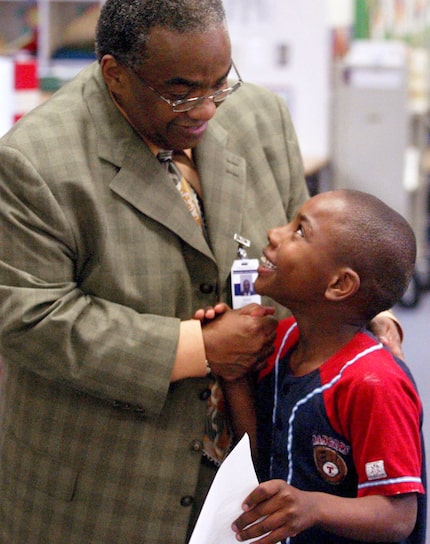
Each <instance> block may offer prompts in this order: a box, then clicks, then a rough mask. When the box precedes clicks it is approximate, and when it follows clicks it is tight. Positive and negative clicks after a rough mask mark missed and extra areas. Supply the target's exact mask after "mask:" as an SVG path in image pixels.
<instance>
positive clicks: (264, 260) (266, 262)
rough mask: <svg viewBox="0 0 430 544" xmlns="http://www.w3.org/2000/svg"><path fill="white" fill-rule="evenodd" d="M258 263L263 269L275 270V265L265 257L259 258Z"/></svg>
mask: <svg viewBox="0 0 430 544" xmlns="http://www.w3.org/2000/svg"><path fill="white" fill-rule="evenodd" d="M260 262H261V264H262V265H263V266H264V267H265V268H269V270H276V265H275V264H273V263H272V261H271V260H270V259H268V258H267V257H266V255H262V256H261V258H260Z"/></svg>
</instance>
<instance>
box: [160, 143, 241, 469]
mask: <svg viewBox="0 0 430 544" xmlns="http://www.w3.org/2000/svg"><path fill="white" fill-rule="evenodd" d="M157 159H158V160H159V161H160V162H161V164H163V165H164V166H166V168H167V171H168V173H169V175H170V177H171V179H172V181H173V182H174V184H175V186H176V188H177V189H178V191H179V193H180V194H181V196H182V198H183V200H184V202H185V204H186V206H187V208H188V209H189V211H190V213H191V215H192V216H193V218H194V220H195V221H196V223H197V224H198V225H199V226H200V227H201V229H202V231H203V234H204V235H205V237H206V226H205V221H204V215H203V206H202V204H201V202H200V199H199V197H198V195H197V193H196V191H195V190H194V189H193V187H192V186H191V184H190V183H189V182H188V181H187V180H186V178H185V176H184V175H183V174H182V172H181V171H180V169H179V168H178V166H177V165H176V163H175V161H174V160H173V151H167V150H166V151H165V150H161V151H159V152H158V154H157ZM210 391H211V394H210V395H209V398H208V411H207V417H206V434H205V436H204V439H203V455H204V456H205V457H206V458H207V459H209V460H210V461H212V462H213V463H214V464H215V465H217V466H218V465H220V464H221V463H222V461H223V460H224V458H225V456H226V455H227V454H228V452H229V451H230V449H231V446H232V442H233V441H232V436H233V435H232V432H231V429H230V425H229V423H228V419H227V417H226V410H225V404H224V394H223V391H222V388H221V386H220V385H219V383H218V381H217V380H216V379H215V378H214V377H213V381H212V382H211V385H210Z"/></svg>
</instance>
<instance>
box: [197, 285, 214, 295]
mask: <svg viewBox="0 0 430 544" xmlns="http://www.w3.org/2000/svg"><path fill="white" fill-rule="evenodd" d="M200 291H201V292H202V293H203V294H205V295H210V294H211V293H213V291H214V287H213V285H209V283H202V284H201V285H200Z"/></svg>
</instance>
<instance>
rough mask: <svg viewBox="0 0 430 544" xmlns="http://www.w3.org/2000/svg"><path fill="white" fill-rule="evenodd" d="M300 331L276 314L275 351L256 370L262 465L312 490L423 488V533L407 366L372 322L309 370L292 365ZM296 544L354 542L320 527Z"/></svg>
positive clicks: (415, 398) (417, 414)
mask: <svg viewBox="0 0 430 544" xmlns="http://www.w3.org/2000/svg"><path fill="white" fill-rule="evenodd" d="M298 338H299V330H298V326H297V323H296V321H295V320H294V318H288V319H286V320H283V321H281V322H280V324H279V326H278V334H277V339H276V343H275V344H276V350H275V353H274V354H273V355H272V356H271V358H270V360H269V362H268V365H267V367H266V368H265V369H264V371H263V372H262V373H261V375H260V382H259V386H258V402H257V421H258V431H257V437H258V438H257V444H258V463H257V472H258V474H259V478H260V480H262V481H264V480H267V479H272V478H277V479H278V478H281V479H283V480H285V481H287V482H288V483H289V484H291V485H293V486H295V487H297V488H299V489H302V490H307V491H320V492H325V493H330V494H333V495H338V496H342V497H364V496H366V495H386V496H392V495H397V494H402V493H418V503H419V512H418V518H417V523H416V528H415V530H414V533H413V534H412V535H411V537H410V538H409V539H408V540H407V542H408V543H414V544H424V541H425V516H426V504H425V495H424V493H425V484H426V482H425V460H424V443H423V437H422V432H421V426H422V405H421V401H420V398H419V395H418V393H417V389H416V386H415V384H414V381H413V378H412V376H411V374H410V372H409V370H408V368H407V367H406V365H405V364H404V363H403V362H402V361H401V360H399V359H396V358H394V357H393V355H392V354H391V353H390V352H389V351H388V350H387V349H385V348H384V347H383V346H382V344H380V343H378V341H377V340H376V339H375V337H374V336H373V335H372V334H371V333H369V332H368V331H367V330H364V329H363V330H362V331H360V332H358V333H357V334H356V335H355V336H354V338H353V339H352V340H351V341H350V342H348V343H347V344H346V345H345V346H344V347H343V348H342V349H341V350H340V351H338V352H337V353H336V354H335V355H334V356H332V357H331V358H330V359H328V360H327V361H325V362H324V363H323V364H322V365H321V366H320V367H319V368H318V369H316V370H314V371H313V372H310V373H309V374H307V375H304V376H298V377H297V376H293V375H291V373H290V372H289V365H288V360H289V353H290V352H291V349H293V348H294V346H295V345H296V343H297V341H298ZM287 542H291V544H293V543H294V544H302V543H312V544H316V543H318V544H324V543H330V544H337V543H346V542H351V541H349V540H346V539H344V538H340V537H337V536H335V535H333V534H328V533H326V532H324V531H321V530H319V529H310V530H307V531H304V532H303V533H301V534H299V535H297V537H295V538H291V539H289V540H288V541H287Z"/></svg>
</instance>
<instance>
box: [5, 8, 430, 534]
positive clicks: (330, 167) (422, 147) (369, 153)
mask: <svg viewBox="0 0 430 544" xmlns="http://www.w3.org/2000/svg"><path fill="white" fill-rule="evenodd" d="M102 3H103V1H102V0H100V1H82V0H0V135H1V134H4V133H5V132H6V131H7V130H8V129H9V128H10V127H11V126H12V125H13V123H15V122H16V121H17V120H18V119H19V118H20V117H21V116H22V115H25V113H26V112H28V111H29V110H31V109H32V108H33V107H35V106H37V105H38V104H39V103H40V102H41V101H43V100H45V99H46V98H47V97H49V96H50V94H51V93H52V92H55V91H56V90H57V89H58V88H60V87H61V86H62V85H63V84H64V83H65V82H66V81H68V80H69V79H71V78H72V77H73V76H74V75H75V74H76V73H77V72H78V71H79V70H80V69H82V68H83V67H84V66H85V65H86V64H88V63H89V62H91V61H92V60H94V46H93V42H94V28H95V24H96V21H97V17H98V14H99V11H100V6H101V5H102ZM224 4H225V7H226V11H227V17H228V22H229V29H230V34H231V38H232V46H233V58H234V61H235V63H236V65H237V67H238V69H239V72H240V73H241V75H242V77H243V79H244V80H245V81H252V82H254V83H259V84H261V85H263V86H266V87H268V88H270V89H272V90H273V91H274V92H276V93H278V94H279V95H280V96H281V97H282V98H283V99H284V100H285V101H286V103H287V104H288V106H289V108H290V111H291V115H292V118H293V121H294V124H295V127H296V131H297V134H298V138H299V142H300V145H301V149H302V154H303V160H304V164H305V171H306V178H307V182H308V186H309V190H310V192H311V194H315V193H317V192H321V191H325V190H328V189H331V188H338V187H349V188H355V189H359V190H363V191H367V192H371V193H373V194H375V195H376V196H378V197H379V198H381V199H382V200H384V201H385V202H387V204H389V205H390V206H392V207H393V208H395V209H396V210H397V211H399V213H401V214H402V215H403V216H404V217H405V218H406V219H407V220H408V221H409V222H410V223H411V225H412V226H413V228H414V231H415V234H416V237H417V241H418V259H417V265H416V272H415V276H414V278H413V281H412V282H411V285H410V287H409V289H408V291H407V293H406V294H405V296H404V297H403V299H402V301H401V304H399V305H398V306H397V307H396V308H395V311H396V314H397V315H398V317H399V318H400V320H401V322H402V325H403V328H404V332H405V339H404V352H405V356H406V360H407V362H408V364H409V366H410V367H411V369H412V371H413V373H414V375H415V377H416V381H417V384H418V389H419V390H420V393H421V396H422V398H423V402H424V407H425V411H426V413H427V416H426V418H425V437H426V441H427V450H428V452H429V454H428V457H430V423H429V421H428V420H429V419H430V342H429V340H428V337H427V334H429V333H430V329H429V317H430V294H429V290H430V250H429V247H430V220H429V217H430V107H429V103H430V61H429V57H430V0H300V1H299V2H298V1H296V0H224ZM429 466H430V465H429ZM429 473H430V470H429ZM428 543H429V544H430V536H429V539H428Z"/></svg>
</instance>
